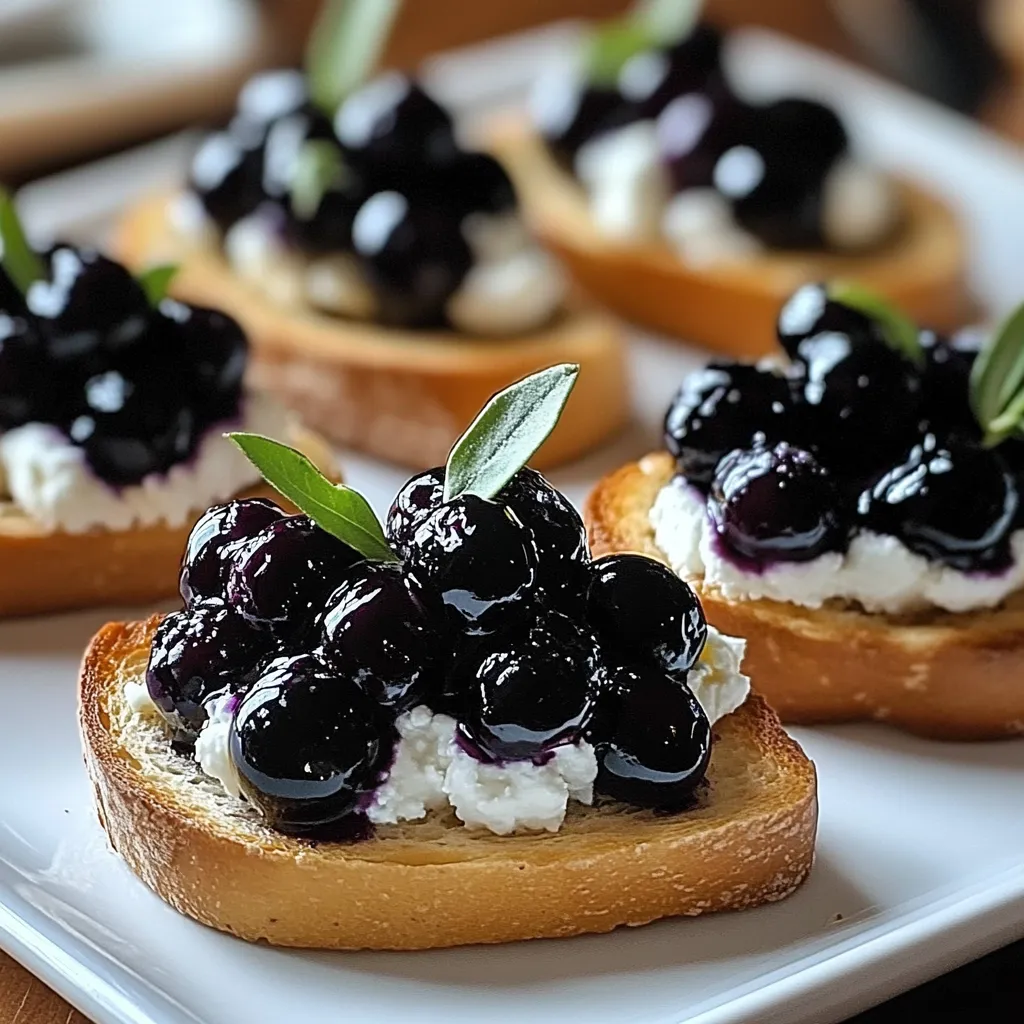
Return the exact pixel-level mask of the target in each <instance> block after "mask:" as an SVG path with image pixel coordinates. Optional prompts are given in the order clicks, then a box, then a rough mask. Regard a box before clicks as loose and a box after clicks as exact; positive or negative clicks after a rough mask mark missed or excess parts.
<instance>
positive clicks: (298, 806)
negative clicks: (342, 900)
mask: <svg viewBox="0 0 1024 1024" xmlns="http://www.w3.org/2000/svg"><path fill="white" fill-rule="evenodd" d="M382 718H383V716H382V713H381V710H380V709H379V708H378V707H377V705H376V704H375V703H374V702H373V700H372V699H371V698H370V697H368V696H367V695H366V693H365V692H364V691H363V689H362V688H361V687H360V686H359V685H358V684H357V683H356V682H355V681H354V680H352V679H349V678H346V677H344V676H337V675H334V674H333V673H331V672H329V671H328V670H326V669H325V668H324V666H323V665H321V664H320V663H319V662H318V661H317V660H316V659H315V658H313V657H312V656H311V655H308V654H300V655H297V656H293V657H282V658H277V659H275V660H274V661H272V662H271V663H270V664H269V665H268V666H267V667H266V668H265V670H264V671H263V673H262V674H261V675H260V677H259V678H258V679H257V680H256V681H255V683H254V684H253V686H252V688H251V689H250V690H249V691H248V692H247V693H246V695H245V696H244V697H243V699H242V701H241V703H240V705H239V707H238V710H237V711H236V713H235V718H234V722H233V724H232V729H231V739H230V751H231V759H232V761H233V763H234V765H235V767H236V769H237V771H238V775H239V784H240V786H241V788H242V791H243V793H244V794H245V796H246V798H247V799H248V800H249V802H250V803H252V805H253V806H254V807H256V808H257V809H258V810H259V811H260V812H261V814H262V815H263V817H264V819H265V820H266V822H267V824H268V825H270V826H272V827H273V828H277V829H279V830H281V831H282V832H291V833H297V834H304V833H308V832H311V831H314V830H317V829H322V828H323V827H325V826H329V825H332V824H334V823H335V822H337V821H339V820H340V819H342V818H344V817H346V816H347V815H349V814H351V813H353V812H354V811H356V810H357V809H358V807H359V804H360V801H361V800H362V798H363V797H364V796H365V795H366V794H367V793H368V792H369V791H370V790H372V789H373V788H374V787H375V786H376V785H377V784H378V782H379V780H380V776H381V773H382V771H384V770H385V769H386V767H387V764H388V761H389V759H390V757H391V746H392V739H391V737H390V735H389V730H387V729H386V728H385V727H383V722H382Z"/></svg>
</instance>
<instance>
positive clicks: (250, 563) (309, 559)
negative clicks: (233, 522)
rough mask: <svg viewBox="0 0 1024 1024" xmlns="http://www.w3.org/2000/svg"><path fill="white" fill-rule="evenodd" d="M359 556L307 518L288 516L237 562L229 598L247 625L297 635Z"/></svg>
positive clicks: (247, 548)
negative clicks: (248, 622)
mask: <svg viewBox="0 0 1024 1024" xmlns="http://www.w3.org/2000/svg"><path fill="white" fill-rule="evenodd" d="M359 558H360V556H359V555H358V553H357V552H355V551H354V550H353V549H352V548H350V547H349V546H348V545H347V544H344V543H342V541H340V540H338V539H337V538H336V537H332V536H331V535H330V534H329V533H326V532H325V531H323V530H321V529H320V527H319V526H317V525H316V524H315V523H314V522H313V521H312V520H311V519H310V518H309V517H308V516H288V517H287V518H285V519H280V520H278V521H277V522H273V523H271V524H270V525H269V526H265V527H264V528H263V529H262V530H260V531H259V533H257V534H256V535H255V536H254V537H253V538H252V539H251V540H250V541H248V542H247V543H246V544H245V547H244V549H243V550H242V551H240V552H239V554H238V556H237V558H236V559H233V564H232V566H231V569H230V571H229V573H228V582H227V594H228V600H229V601H230V603H231V604H232V605H233V606H235V607H236V608H237V609H238V611H239V612H241V614H242V615H243V616H244V617H245V618H246V619H248V620H249V621H251V622H254V623H256V624H258V625H260V626H264V627H269V628H270V629H271V630H272V631H273V632H275V633H277V634H279V635H281V636H288V637H299V636H301V635H302V634H303V633H304V631H305V630H306V629H307V628H308V627H309V626H311V625H312V622H313V618H314V616H316V615H317V614H319V612H320V611H321V610H322V609H323V607H324V604H325V603H326V601H327V598H328V597H329V596H330V594H331V593H332V592H333V591H334V589H335V588H336V587H337V586H338V583H339V581H340V580H341V578H342V575H343V573H344V572H345V570H346V569H348V568H349V566H351V565H354V564H355V563H356V562H357V561H359Z"/></svg>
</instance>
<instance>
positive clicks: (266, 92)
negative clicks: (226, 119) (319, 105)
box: [237, 68, 309, 124]
mask: <svg viewBox="0 0 1024 1024" xmlns="http://www.w3.org/2000/svg"><path fill="white" fill-rule="evenodd" d="M308 102H309V95H308V90H307V88H306V76H305V75H304V74H303V73H302V72H301V71H299V70H297V69H295V68H272V69H270V70H268V71H260V72H259V73H257V74H255V75H253V76H252V78H250V79H249V81H248V82H246V83H245V85H243V86H242V89H241V92H239V94H238V104H237V110H238V113H237V116H238V117H239V118H242V119H244V120H245V121H246V122H248V123H251V124H271V123H272V122H274V121H278V120H280V119H281V118H282V117H287V116H288V115H289V114H294V113H296V112H297V111H299V110H302V109H303V108H304V107H306V106H307V104H308Z"/></svg>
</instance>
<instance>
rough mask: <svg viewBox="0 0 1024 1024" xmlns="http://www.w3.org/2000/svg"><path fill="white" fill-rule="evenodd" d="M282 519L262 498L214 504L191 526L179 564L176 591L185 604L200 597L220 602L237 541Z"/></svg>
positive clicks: (236, 551) (282, 514)
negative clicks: (178, 590)
mask: <svg viewBox="0 0 1024 1024" xmlns="http://www.w3.org/2000/svg"><path fill="white" fill-rule="evenodd" d="M283 518H284V512H282V511H281V509H280V508H278V507H277V505H275V504H274V503H273V502H272V501H267V500H266V498H243V499H241V500H236V501H229V502H228V503H227V504H226V505H214V506H213V508H211V509H209V510H208V511H206V512H204V513H203V515H202V516H201V517H200V518H199V521H198V522H197V523H196V525H195V526H193V527H192V532H191V533H190V534H189V536H188V541H187V542H186V544H185V554H184V557H183V558H182V562H181V575H180V578H179V589H180V590H181V599H182V600H183V601H184V602H185V604H186V605H188V604H192V603H193V602H194V601H196V600H199V599H201V598H210V597H212V598H219V599H221V600H223V599H224V597H225V595H226V590H227V582H228V573H229V571H230V569H231V564H232V559H233V558H234V557H236V556H237V554H238V553H239V548H238V542H239V541H244V540H248V539H249V538H251V537H254V536H255V535H256V534H257V533H259V532H260V531H261V530H263V529H265V528H266V527H268V526H270V525H271V523H276V522H277V521H278V520H279V519H283Z"/></svg>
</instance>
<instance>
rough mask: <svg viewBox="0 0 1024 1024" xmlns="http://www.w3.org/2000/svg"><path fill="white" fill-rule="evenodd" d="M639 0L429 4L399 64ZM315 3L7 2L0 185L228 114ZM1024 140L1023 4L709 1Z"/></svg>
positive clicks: (405, 29) (275, 60)
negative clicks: (247, 81)
mask: <svg viewBox="0 0 1024 1024" xmlns="http://www.w3.org/2000/svg"><path fill="white" fill-rule="evenodd" d="M625 6H627V3H626V0H515V2H514V3H481V2H480V0H429V2H426V0H421V2H418V3H412V4H408V5H406V8H405V10H404V12H403V16H402V19H401V20H400V23H399V26H398V29H397V31H396V33H395V35H394V37H393V39H392V43H391V47H390V51H389V54H388V63H390V64H393V65H399V66H403V67H410V66H413V65H415V64H417V63H418V62H419V61H420V60H421V59H423V57H424V56H425V55H427V54H432V53H436V52H437V51H443V50H448V49H451V48H453V47H457V46H463V45H465V44H468V43H473V42H477V41H480V40H483V39H486V38H488V37H491V36H496V35H501V34H504V33H508V32H513V31H516V30H521V29H525V28H528V27H532V26H535V25H540V24H543V23H545V22H550V21H555V20H559V19H564V18H575V17H585V16H605V15H609V14H613V13H615V12H617V11H619V10H621V9H623V8H624V7H625ZM317 8H318V2H317V0H146V2H145V3H142V2H139V0H0V140H2V143H3V144H2V145H0V176H2V177H3V178H4V179H5V180H6V181H8V182H10V183H13V184H19V183H22V182H25V181H28V180H31V179H32V178H35V177H38V176H40V175H42V174H44V173H49V172H52V171H54V170H58V169H61V168H63V167H66V166H69V165H71V164H73V163H77V162H81V161H83V160H85V159H88V158H91V157H96V156H100V155H103V154H105V153H110V152H114V151H116V150H118V149H122V148H125V147H127V146H129V145H132V144H135V143H138V142H141V141H145V140H147V139H151V138H155V137H157V136H159V135H162V134H165V133H167V132H168V131H172V130H174V129H176V128H180V127H182V126H185V125H188V124H194V123H196V122H197V121H202V122H215V121H217V120H218V119H220V118H221V117H222V116H224V115H225V114H226V113H227V111H228V110H229V109H230V107H231V105H232V102H233V99H234V95H235V92H236V90H237V88H238V85H239V83H240V82H241V81H242V80H243V79H244V78H245V77H246V76H247V75H248V74H249V73H251V71H252V70H253V68H254V67H258V66H261V65H269V64H281V63H294V62H297V61H298V59H299V57H300V54H301V52H302V48H303V45H304V39H305V36H306V33H307V31H308V29H309V26H310V24H311V23H312V21H313V19H314V17H315V15H316V11H317ZM706 13H707V16H708V17H709V18H710V19H711V20H713V21H716V22H718V23H719V24H722V25H729V26H734V25H741V24H749V25H761V26H767V27H770V28H773V29H775V30H777V31H780V32H783V33H786V34H788V35H790V36H793V37H795V38H799V39H802V40H805V41H808V42H811V43H813V44H814V45H816V46H819V47H821V48H823V49H826V50H829V51H831V52H833V53H836V54H839V55H840V56H842V57H844V58H847V59H849V60H851V61H854V62H857V63H859V64H861V65H864V66H868V67H870V68H872V69H873V70H875V71H877V72H879V73H880V74H883V75H885V76H888V77H890V78H892V79H895V80H898V81H900V82H901V83H903V84H905V85H907V86H908V87H910V88H912V89H915V90H917V91H919V92H921V93H923V94H925V95H928V96H930V97H931V98H933V99H935V100H937V101H939V102H941V103H943V104H946V105H948V106H950V107H953V108H955V109H957V110H959V111H962V112H963V113H965V114H967V115H969V116H970V117H973V118H977V119H979V120H981V121H983V122H985V123H987V124H988V125H990V126H991V127H992V128H994V129H995V130H996V131H998V132H1000V133H1002V134H1004V135H1006V136H1007V137H1010V138H1013V139H1016V140H1018V141H1021V140H1024V0H775V2H772V3H765V2H764V0H708V2H707V4H706Z"/></svg>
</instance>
